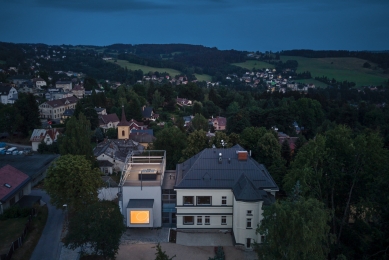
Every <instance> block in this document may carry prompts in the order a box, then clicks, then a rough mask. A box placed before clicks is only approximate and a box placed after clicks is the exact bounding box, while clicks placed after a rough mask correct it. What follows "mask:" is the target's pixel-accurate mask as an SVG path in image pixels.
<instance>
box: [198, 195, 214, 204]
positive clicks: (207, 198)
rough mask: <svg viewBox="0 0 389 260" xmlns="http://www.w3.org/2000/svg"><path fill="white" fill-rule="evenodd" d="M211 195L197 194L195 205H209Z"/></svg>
mask: <svg viewBox="0 0 389 260" xmlns="http://www.w3.org/2000/svg"><path fill="white" fill-rule="evenodd" d="M211 198H212V197H211V196H198V197H197V205H211V204H212V203H211V202H212V199H211Z"/></svg>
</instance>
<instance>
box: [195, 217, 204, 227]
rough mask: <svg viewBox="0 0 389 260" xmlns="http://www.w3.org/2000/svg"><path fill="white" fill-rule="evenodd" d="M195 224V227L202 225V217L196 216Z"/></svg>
mask: <svg viewBox="0 0 389 260" xmlns="http://www.w3.org/2000/svg"><path fill="white" fill-rule="evenodd" d="M199 220H200V221H199ZM196 224H197V225H202V224H203V216H197V218H196Z"/></svg>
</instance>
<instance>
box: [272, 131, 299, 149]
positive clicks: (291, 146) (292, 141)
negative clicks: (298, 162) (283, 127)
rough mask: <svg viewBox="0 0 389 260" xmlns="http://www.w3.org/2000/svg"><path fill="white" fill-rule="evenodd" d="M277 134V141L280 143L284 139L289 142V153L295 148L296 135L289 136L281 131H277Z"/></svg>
mask: <svg viewBox="0 0 389 260" xmlns="http://www.w3.org/2000/svg"><path fill="white" fill-rule="evenodd" d="M277 135H278V142H279V143H280V145H282V143H283V142H284V141H285V140H286V141H287V142H288V144H289V149H290V151H291V153H293V152H294V149H295V148H296V141H297V140H298V137H290V136H289V135H287V134H285V133H283V132H277Z"/></svg>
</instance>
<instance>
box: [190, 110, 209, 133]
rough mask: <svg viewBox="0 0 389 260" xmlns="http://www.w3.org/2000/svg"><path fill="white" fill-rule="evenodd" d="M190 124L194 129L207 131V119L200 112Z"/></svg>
mask: <svg viewBox="0 0 389 260" xmlns="http://www.w3.org/2000/svg"><path fill="white" fill-rule="evenodd" d="M191 126H192V127H193V129H195V130H204V131H208V120H207V119H206V118H205V117H203V115H202V114H196V115H195V116H194V117H193V119H192V121H191Z"/></svg>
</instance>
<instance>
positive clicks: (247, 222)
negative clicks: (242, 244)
mask: <svg viewBox="0 0 389 260" xmlns="http://www.w3.org/2000/svg"><path fill="white" fill-rule="evenodd" d="M246 228H251V218H248V219H247V220H246Z"/></svg>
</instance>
